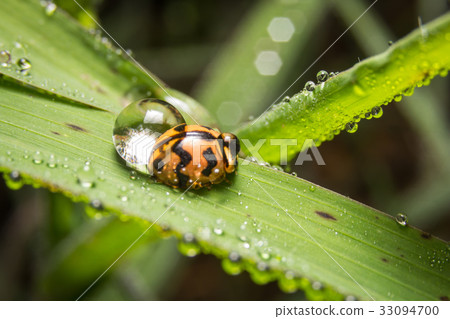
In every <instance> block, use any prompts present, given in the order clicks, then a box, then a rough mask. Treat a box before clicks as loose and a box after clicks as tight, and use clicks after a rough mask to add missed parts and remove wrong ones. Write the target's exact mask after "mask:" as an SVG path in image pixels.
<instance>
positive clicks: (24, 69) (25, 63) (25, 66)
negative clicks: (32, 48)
mask: <svg viewBox="0 0 450 319" xmlns="http://www.w3.org/2000/svg"><path fill="white" fill-rule="evenodd" d="M17 66H18V67H19V71H20V73H22V74H23V75H27V74H28V73H29V72H30V69H31V62H30V61H29V60H28V59H26V58H20V59H19V60H17Z"/></svg>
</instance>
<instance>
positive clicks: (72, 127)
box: [65, 123, 87, 132]
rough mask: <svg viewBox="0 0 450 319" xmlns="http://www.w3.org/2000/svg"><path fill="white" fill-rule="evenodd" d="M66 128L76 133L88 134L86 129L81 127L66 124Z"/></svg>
mask: <svg viewBox="0 0 450 319" xmlns="http://www.w3.org/2000/svg"><path fill="white" fill-rule="evenodd" d="M65 124H66V126H67V127H68V128H71V129H72V130H74V131H78V132H87V130H85V129H84V128H82V127H81V126H78V125H75V124H71V123H65Z"/></svg>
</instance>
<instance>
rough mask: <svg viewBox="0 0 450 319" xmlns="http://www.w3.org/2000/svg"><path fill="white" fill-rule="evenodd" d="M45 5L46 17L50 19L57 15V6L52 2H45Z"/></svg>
mask: <svg viewBox="0 0 450 319" xmlns="http://www.w3.org/2000/svg"><path fill="white" fill-rule="evenodd" d="M43 5H44V6H45V14H46V15H48V16H49V17H50V16H52V15H53V14H54V13H55V11H56V8H57V6H56V4H54V3H53V2H52V1H44V3H43Z"/></svg>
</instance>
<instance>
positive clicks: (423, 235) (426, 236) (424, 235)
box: [420, 233, 431, 239]
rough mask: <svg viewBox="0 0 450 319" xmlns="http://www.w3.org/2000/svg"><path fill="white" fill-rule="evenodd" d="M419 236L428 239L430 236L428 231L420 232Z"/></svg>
mask: <svg viewBox="0 0 450 319" xmlns="http://www.w3.org/2000/svg"><path fill="white" fill-rule="evenodd" d="M420 236H421V237H422V238H425V239H430V238H431V235H430V234H429V233H422V234H420Z"/></svg>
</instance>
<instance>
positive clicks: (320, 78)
mask: <svg viewBox="0 0 450 319" xmlns="http://www.w3.org/2000/svg"><path fill="white" fill-rule="evenodd" d="M328 77H329V75H328V72H327V71H324V70H321V71H319V72H318V73H317V82H319V83H322V82H325V81H326V80H328Z"/></svg>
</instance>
